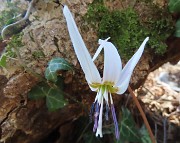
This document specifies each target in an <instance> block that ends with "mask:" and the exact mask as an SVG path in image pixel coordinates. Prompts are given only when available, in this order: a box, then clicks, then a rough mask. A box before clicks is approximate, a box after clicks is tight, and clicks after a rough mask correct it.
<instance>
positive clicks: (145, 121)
mask: <svg viewBox="0 0 180 143" xmlns="http://www.w3.org/2000/svg"><path fill="white" fill-rule="evenodd" d="M128 91H129V92H130V94H131V96H132V98H133V100H134V102H135V104H136V106H137V108H138V110H139V112H140V114H141V116H142V118H143V121H144V124H145V126H146V128H147V130H148V132H149V135H150V138H151V141H152V143H156V140H155V138H154V135H153V133H152V130H151V127H150V125H149V123H148V120H147V118H146V115H145V114H144V111H143V110H142V108H141V105H140V103H139V101H138V100H137V98H136V96H135V95H134V93H133V91H132V89H131V87H130V86H129V87H128Z"/></svg>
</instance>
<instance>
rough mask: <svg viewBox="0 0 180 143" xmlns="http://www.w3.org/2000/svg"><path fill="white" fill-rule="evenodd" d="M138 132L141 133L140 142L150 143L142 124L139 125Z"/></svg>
mask: <svg viewBox="0 0 180 143" xmlns="http://www.w3.org/2000/svg"><path fill="white" fill-rule="evenodd" d="M139 132H140V134H141V142H142V143H151V138H150V136H149V133H148V131H147V129H146V127H145V126H144V125H143V126H142V127H141V129H140V130H139Z"/></svg>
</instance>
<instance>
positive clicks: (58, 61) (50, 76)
mask: <svg viewBox="0 0 180 143" xmlns="http://www.w3.org/2000/svg"><path fill="white" fill-rule="evenodd" d="M60 70H72V66H71V65H70V64H69V63H68V62H67V61H66V60H65V59H63V58H53V59H52V60H51V61H50V62H49V63H48V67H47V68H46V70H45V78H46V79H47V80H49V81H52V82H56V81H57V76H58V75H57V72H58V71H60Z"/></svg>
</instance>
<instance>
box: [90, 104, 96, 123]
mask: <svg viewBox="0 0 180 143" xmlns="http://www.w3.org/2000/svg"><path fill="white" fill-rule="evenodd" d="M95 104H96V103H95V102H93V104H92V105H91V110H90V113H89V122H90V123H92V116H93V113H94V105H95Z"/></svg>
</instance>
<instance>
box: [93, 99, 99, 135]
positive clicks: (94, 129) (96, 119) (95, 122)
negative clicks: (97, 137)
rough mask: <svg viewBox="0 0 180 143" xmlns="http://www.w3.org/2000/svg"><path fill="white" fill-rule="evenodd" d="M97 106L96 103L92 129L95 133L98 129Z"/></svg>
mask: <svg viewBox="0 0 180 143" xmlns="http://www.w3.org/2000/svg"><path fill="white" fill-rule="evenodd" d="M99 109H100V107H99V104H98V103H97V102H96V103H95V112H94V127H93V132H95V131H96V129H97V127H98V120H99Z"/></svg>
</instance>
